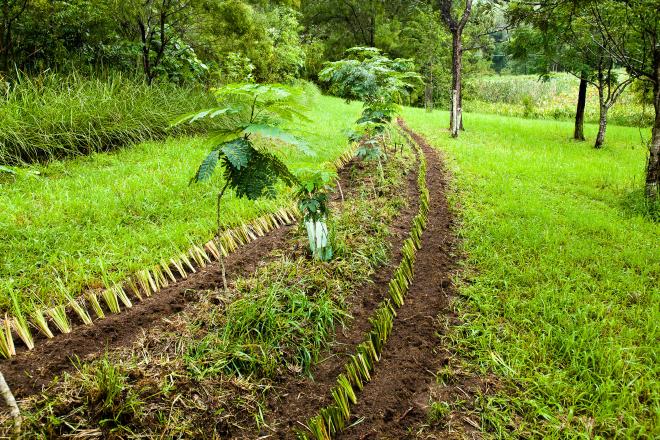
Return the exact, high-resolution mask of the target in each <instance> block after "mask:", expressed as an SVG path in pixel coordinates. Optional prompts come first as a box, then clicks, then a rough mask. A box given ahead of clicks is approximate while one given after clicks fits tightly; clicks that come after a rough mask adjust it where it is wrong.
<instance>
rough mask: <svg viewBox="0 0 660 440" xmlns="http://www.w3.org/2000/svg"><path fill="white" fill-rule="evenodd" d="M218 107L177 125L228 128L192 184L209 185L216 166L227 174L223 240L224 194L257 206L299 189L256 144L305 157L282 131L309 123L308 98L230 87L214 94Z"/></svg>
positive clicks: (288, 91)
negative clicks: (281, 189)
mask: <svg viewBox="0 0 660 440" xmlns="http://www.w3.org/2000/svg"><path fill="white" fill-rule="evenodd" d="M215 96H216V98H217V100H218V101H219V102H220V103H221V106H220V107H215V108H210V109H205V110H202V111H199V112H196V113H193V114H189V115H185V116H183V117H181V118H180V119H179V120H178V121H176V122H175V123H174V125H179V124H183V123H194V122H195V121H199V120H202V119H213V118H223V119H224V120H225V128H223V129H221V130H218V131H216V132H214V133H213V134H212V135H211V136H210V142H211V143H212V147H211V152H210V153H209V154H208V156H207V157H206V158H205V159H204V160H203V161H202V163H201V165H200V166H199V168H198V170H197V172H196V173H195V175H194V176H193V178H192V179H191V183H196V182H202V181H205V180H209V179H210V178H211V176H212V175H213V173H214V171H215V169H216V168H217V167H218V164H220V165H221V167H222V168H223V170H224V171H223V177H224V184H223V185H222V186H221V189H220V191H219V193H218V196H217V202H216V225H217V238H218V239H220V237H221V236H222V222H221V219H220V217H221V215H220V214H221V210H220V208H221V202H222V197H223V195H224V194H225V192H226V191H227V190H228V189H229V190H233V191H234V192H235V194H236V195H237V196H238V197H246V198H247V199H249V200H256V199H259V198H261V197H274V196H275V195H276V191H275V184H276V183H277V182H278V181H283V182H284V183H285V184H288V185H292V184H294V183H296V178H295V176H293V174H291V172H290V171H289V169H288V167H287V166H286V165H285V164H284V162H282V160H281V159H280V158H279V157H278V156H277V155H276V153H275V151H276V150H275V148H273V147H272V145H268V144H265V143H263V142H255V137H257V136H261V137H263V138H267V139H269V140H271V141H272V140H279V141H282V142H284V143H287V144H293V145H297V146H298V147H300V148H302V149H303V151H306V147H305V144H304V143H303V142H302V141H301V140H300V139H299V138H298V137H296V136H294V135H293V134H292V133H290V132H288V131H286V130H284V129H282V128H281V125H282V123H284V122H287V121H292V120H294V119H304V120H306V119H307V118H306V117H305V116H304V114H303V110H304V105H303V100H304V98H305V96H304V93H303V91H302V89H300V88H296V87H288V86H283V85H267V84H229V85H226V86H224V87H221V88H219V89H217V90H216V91H215ZM244 233H245V237H244V239H245V240H244V241H247V240H248V239H254V238H255V237H253V236H251V234H252V233H251V231H244ZM220 255H221V258H220V266H221V269H222V282H223V285H224V288H225V290H227V279H226V275H225V266H224V258H222V252H221V253H220Z"/></svg>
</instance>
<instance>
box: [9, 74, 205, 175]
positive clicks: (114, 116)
mask: <svg viewBox="0 0 660 440" xmlns="http://www.w3.org/2000/svg"><path fill="white" fill-rule="evenodd" d="M2 92H3V93H2V95H1V96H0V164H13V165H15V164H20V163H29V162H38V161H47V160H51V159H55V158H62V157H65V156H71V155H80V154H89V153H91V152H95V151H106V150H111V149H114V148H117V147H121V146H125V145H128V144H132V143H135V142H140V141H145V140H150V139H159V138H163V137H165V136H166V135H167V134H168V132H169V131H168V128H169V125H170V122H171V119H173V118H174V117H175V116H177V115H180V114H181V113H183V112H186V111H192V110H194V109H196V108H199V107H203V106H207V105H210V104H211V103H212V102H213V101H212V97H211V96H210V95H209V94H207V93H206V92H205V91H204V90H203V89H198V88H184V87H179V86H176V85H172V84H154V85H152V86H148V85H147V84H146V83H144V82H143V81H141V80H134V79H131V78H129V77H127V76H123V75H120V74H111V75H109V76H108V77H107V78H104V79H87V78H83V77H81V76H80V75H78V74H75V73H74V74H69V75H65V76H63V75H59V74H54V73H46V74H42V75H39V76H36V77H27V76H24V75H21V76H19V78H18V79H17V80H16V81H15V82H14V83H13V84H5V88H4V90H2ZM205 128H206V127H204V126H195V127H192V126H186V127H181V128H180V129H178V132H179V133H181V132H183V131H185V132H188V133H190V132H193V131H198V132H199V131H203V130H205Z"/></svg>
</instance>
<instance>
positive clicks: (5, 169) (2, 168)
mask: <svg viewBox="0 0 660 440" xmlns="http://www.w3.org/2000/svg"><path fill="white" fill-rule="evenodd" d="M0 173H8V174H16V171H14V170H12V169H11V168H8V167H5V166H2V165H0Z"/></svg>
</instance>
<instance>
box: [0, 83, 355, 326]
mask: <svg viewBox="0 0 660 440" xmlns="http://www.w3.org/2000/svg"><path fill="white" fill-rule="evenodd" d="M308 88H309V87H308ZM308 94H312V95H313V89H312V90H310V92H309V93H308ZM318 99H319V101H318V105H316V106H312V107H310V111H309V113H308V115H309V118H310V119H311V120H310V121H308V122H307V121H302V122H300V123H295V128H297V129H300V130H301V133H302V136H304V139H305V140H306V142H307V143H308V144H310V145H314V147H315V152H316V156H313V157H312V156H308V155H305V154H303V153H301V152H300V151H299V149H297V148H290V149H289V148H279V147H274V148H278V152H277V154H278V155H281V158H282V159H284V160H285V161H286V164H287V166H288V167H289V168H290V169H292V170H297V169H299V168H315V167H324V166H326V165H325V164H326V163H328V162H333V161H334V160H335V159H337V158H338V157H339V156H340V155H341V153H342V152H344V151H345V150H346V140H345V137H344V136H343V134H342V133H343V131H344V130H345V129H346V128H347V127H349V126H350V124H351V119H352V118H353V117H354V115H355V114H356V112H358V110H359V109H358V106H357V105H350V106H347V105H346V104H344V103H343V102H342V101H341V100H339V99H335V98H329V97H319V98H318ZM187 105H189V104H187ZM209 121H213V122H214V123H218V122H221V120H220V118H215V119H209ZM225 122H226V121H225ZM195 124H197V123H195ZM202 124H205V123H204V122H202ZM223 124H224V122H223ZM181 128H186V129H189V128H192V129H195V128H196V127H194V125H193V126H182V127H181ZM286 128H287V126H286V125H283V126H282V127H281V129H282V130H284V129H286ZM265 142H269V139H268V138H264V137H261V136H258V135H254V144H255V145H256V146H257V148H259V145H260V144H261V143H265ZM208 153H209V147H208V143H207V142H205V141H204V139H203V138H201V137H197V138H171V139H168V140H166V141H164V142H146V143H142V144H138V145H135V146H133V147H132V148H127V149H121V150H118V151H113V152H107V153H95V154H93V155H90V156H85V157H79V158H74V159H68V160H66V161H52V162H50V163H48V164H47V165H38V164H35V165H31V166H27V167H8V168H10V169H12V170H14V171H15V173H16V174H9V173H3V172H0V206H2V209H0V230H2V236H3V240H2V241H0V255H2V256H3V257H2V263H1V264H0V309H1V310H3V311H9V307H10V292H13V291H15V292H17V293H18V294H19V297H20V298H19V301H20V302H21V306H22V307H23V310H25V311H26V312H27V311H30V310H31V309H32V307H31V302H32V301H33V300H34V301H36V302H37V304H39V303H44V304H45V305H54V304H57V303H59V302H61V301H64V300H65V299H64V298H62V297H61V295H60V294H59V292H58V291H57V290H56V289H54V288H53V287H54V286H55V283H56V279H57V278H62V280H63V281H64V283H65V285H66V288H67V290H68V291H69V292H71V293H72V294H74V295H76V296H77V295H79V294H81V293H83V292H85V291H86V289H87V288H89V287H92V288H99V287H102V286H103V283H102V280H103V276H107V277H108V282H110V283H111V284H112V283H116V282H120V281H123V280H125V278H126V277H127V276H128V275H130V274H131V273H134V272H137V271H140V270H142V269H145V268H148V267H153V266H154V265H156V264H159V262H160V261H162V260H165V261H168V260H169V259H170V258H171V257H173V256H176V255H179V254H180V253H181V252H182V250H183V249H188V248H189V247H190V243H191V241H192V242H194V243H205V242H206V241H208V240H209V239H210V238H211V236H212V235H213V233H214V231H215V230H216V228H215V227H214V224H215V220H216V219H215V214H216V210H215V202H216V197H215V195H216V194H217V193H215V191H214V188H216V187H218V185H220V184H221V183H222V172H218V170H216V172H215V175H214V176H213V177H212V178H211V180H209V181H205V182H201V183H199V184H195V185H187V183H188V181H189V180H190V177H191V174H193V172H192V171H191V170H196V169H197V168H198V166H199V164H200V163H201V162H202V161H203V160H204V159H205V158H206V157H207V155H208ZM220 171H222V170H220ZM277 190H278V191H277V192H278V196H277V197H276V198H275V199H260V200H258V201H256V202H249V201H247V200H246V199H239V198H237V197H235V194H233V193H231V192H230V193H229V194H225V195H224V196H223V202H222V204H223V212H224V213H226V215H223V217H222V218H221V222H222V227H223V228H229V227H233V226H235V225H237V224H241V223H243V222H247V221H250V220H253V219H255V218H256V217H259V216H262V215H264V214H266V213H269V212H273V211H276V210H278V209H280V208H282V207H284V206H288V205H289V204H290V203H291V200H292V198H293V191H292V190H288V189H286V188H284V185H277ZM214 193H215V194H214ZM26 194H29V197H27V196H26ZM191 206H194V210H193V211H194V212H195V215H191ZM26 237H32V239H26ZM99 261H102V262H103V266H104V267H105V269H106V272H107V273H105V274H104V273H102V272H103V271H102V270H101V266H100V264H99ZM44 268H48V269H47V270H45V269H44ZM101 302H103V300H101ZM51 327H52V324H51Z"/></svg>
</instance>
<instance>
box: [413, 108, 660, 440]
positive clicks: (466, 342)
mask: <svg viewBox="0 0 660 440" xmlns="http://www.w3.org/2000/svg"><path fill="white" fill-rule="evenodd" d="M406 119H407V121H408V123H409V125H410V126H411V128H413V129H414V130H419V131H420V132H422V133H424V134H425V135H426V136H428V138H429V140H430V141H431V142H432V143H433V145H435V146H436V147H438V148H440V149H442V150H444V151H445V152H446V153H447V156H448V157H449V158H450V161H449V164H450V165H451V169H452V171H453V173H454V185H455V190H456V194H455V196H454V202H455V205H456V206H457V208H458V210H459V214H460V216H461V217H462V225H461V227H460V229H459V234H460V236H461V237H462V239H463V243H464V250H465V253H466V260H465V262H466V265H467V269H466V272H465V273H464V275H463V277H464V280H465V283H463V284H462V286H461V288H460V291H461V293H462V295H464V297H465V301H461V302H460V303H459V304H458V307H459V309H460V310H461V311H462V318H463V320H464V321H465V324H464V325H463V326H462V327H461V328H459V329H458V330H457V331H456V332H455V333H454V336H453V339H452V341H449V340H447V341H444V342H443V344H449V343H450V342H451V345H452V347H453V349H454V350H455V352H456V353H457V354H461V355H463V356H464V357H465V358H467V360H468V363H469V364H470V365H472V366H473V367H474V368H475V369H476V370H477V372H478V373H481V374H486V373H487V372H489V371H492V372H495V373H496V374H497V375H498V376H499V377H500V378H502V379H503V382H504V384H505V385H506V387H505V388H503V389H502V390H501V391H499V392H497V393H495V394H493V395H486V396H481V397H480V398H479V399H478V401H477V405H478V409H477V411H478V414H479V416H480V420H481V428H482V429H483V430H485V431H486V432H488V433H492V434H493V435H495V436H498V437H509V436H513V437H519V436H523V437H533V438H597V437H600V438H657V437H658V434H659V431H658V429H659V428H658V427H659V425H658V413H659V411H660V380H659V377H660V367H658V365H659V364H658V340H660V330H659V326H658V322H659V321H658V316H659V315H658V304H660V224H659V223H656V222H653V220H652V218H651V217H650V216H649V215H641V214H636V213H635V210H630V209H628V208H625V207H624V206H623V205H624V204H623V201H624V200H626V199H627V198H629V197H630V196H629V194H630V193H631V191H632V192H636V190H631V189H632V188H636V187H637V186H638V185H641V183H640V182H641V180H642V176H643V173H644V165H645V151H646V150H645V146H644V145H640V143H639V131H638V130H637V129H631V128H623V127H615V126H613V127H611V130H610V132H609V134H611V137H610V138H609V141H608V145H607V147H606V148H605V149H604V150H602V151H593V150H592V149H591V147H590V146H589V145H581V144H576V143H574V142H572V141H570V140H569V137H570V133H572V131H571V128H572V124H571V123H558V122H550V121H530V120H521V119H516V118H502V117H497V116H490V115H476V114H466V115H465V126H466V129H467V131H466V132H465V134H464V135H463V136H462V137H461V138H460V139H459V140H458V141H456V140H450V139H449V137H448V136H447V133H446V132H444V131H442V130H440V129H439V128H438V127H439V124H441V123H442V121H446V113H434V114H430V115H428V114H425V113H423V112H422V111H417V110H410V111H408V112H407V118H406ZM439 121H440V122H439ZM595 129H596V127H594V126H592V125H588V126H587V127H586V130H587V131H588V132H593V131H595Z"/></svg>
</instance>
